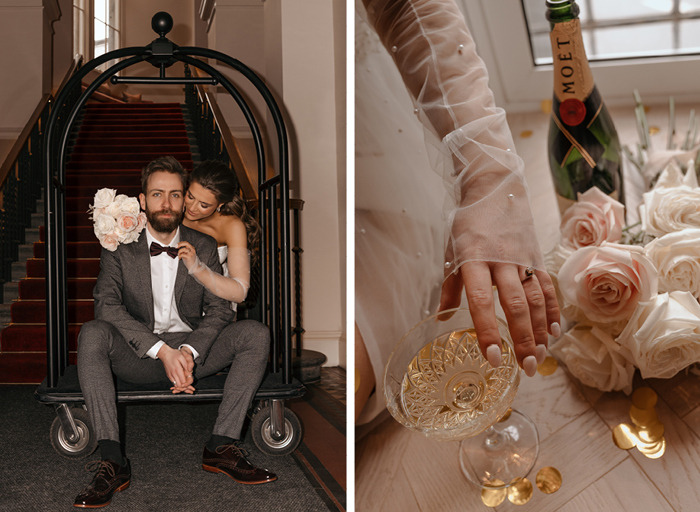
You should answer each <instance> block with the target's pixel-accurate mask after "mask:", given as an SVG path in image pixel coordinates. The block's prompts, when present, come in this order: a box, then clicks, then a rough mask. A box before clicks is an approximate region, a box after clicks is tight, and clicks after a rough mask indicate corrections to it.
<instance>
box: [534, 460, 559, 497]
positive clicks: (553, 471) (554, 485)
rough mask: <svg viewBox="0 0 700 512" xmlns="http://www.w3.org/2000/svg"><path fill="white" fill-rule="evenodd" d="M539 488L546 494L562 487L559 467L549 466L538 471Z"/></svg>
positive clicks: (537, 482)
mask: <svg viewBox="0 0 700 512" xmlns="http://www.w3.org/2000/svg"><path fill="white" fill-rule="evenodd" d="M535 483H536V484H537V488H538V489H539V490H540V491H542V492H543V493H545V494H552V493H555V492H557V491H558V490H559V488H560V487H561V473H560V472H559V470H558V469H557V468H553V467H552V466H547V467H544V468H542V469H540V470H539V471H538V472H537V477H536V478H535Z"/></svg>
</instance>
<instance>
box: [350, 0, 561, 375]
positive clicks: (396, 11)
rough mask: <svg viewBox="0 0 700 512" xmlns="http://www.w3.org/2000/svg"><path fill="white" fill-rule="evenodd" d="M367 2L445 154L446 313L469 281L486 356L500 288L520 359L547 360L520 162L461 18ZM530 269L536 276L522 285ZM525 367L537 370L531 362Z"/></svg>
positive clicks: (449, 1) (540, 282)
mask: <svg viewBox="0 0 700 512" xmlns="http://www.w3.org/2000/svg"><path fill="white" fill-rule="evenodd" d="M363 2H364V4H365V7H366V8H367V15H368V18H369V21H370V23H371V24H372V25H373V26H374V28H375V30H376V31H377V34H378V35H379V37H380V38H381V40H382V42H383V44H384V45H385V47H386V48H387V50H388V51H389V53H390V54H391V55H392V56H393V58H394V60H395V62H396V66H397V68H398V70H399V72H400V73H401V76H402V78H403V81H404V83H405V85H406V88H407V89H408V90H409V92H410V93H411V95H412V97H413V99H414V102H415V107H416V113H417V114H418V116H419V119H420V120H421V122H422V123H423V125H424V127H425V128H426V129H427V131H428V132H429V133H431V134H432V135H433V139H434V144H433V145H434V146H435V148H436V149H438V151H439V152H440V153H441V155H442V158H441V159H440V160H439V162H438V163H436V168H437V169H436V170H437V171H438V172H440V173H441V174H442V176H443V179H444V181H445V184H446V187H447V189H448V191H449V193H450V194H449V195H450V196H451V198H452V201H453V204H452V205H451V206H449V214H448V235H449V239H448V243H447V248H446V255H445V258H446V259H445V261H446V269H447V270H446V276H447V279H446V281H445V284H444V286H443V295H442V300H441V309H443V310H444V309H447V308H449V307H456V306H457V305H459V303H460V295H461V291H462V287H463V285H464V283H468V286H467V289H466V290H467V298H468V300H469V305H470V310H471V312H472V316H473V317H474V321H475V327H476V328H477V333H478V334H479V340H480V343H481V347H482V351H483V352H484V354H485V355H487V349H488V346H490V345H493V344H497V345H498V344H500V336H499V335H498V331H497V327H496V323H495V316H494V315H495V313H494V305H493V302H492V301H493V299H492V293H491V286H492V284H496V285H497V286H498V290H499V299H500V300H501V304H502V306H503V308H504V311H505V313H506V317H507V320H508V324H509V327H510V331H511V334H512V335H513V339H514V342H515V345H516V353H517V355H518V361H519V362H520V364H521V365H522V364H523V361H524V359H525V358H526V357H528V356H535V355H537V356H538V359H542V358H543V354H544V350H543V349H536V345H544V346H545V347H546V344H547V330H548V327H547V326H550V325H552V324H554V323H558V322H559V311H558V306H557V304H556V295H555V293H554V289H553V287H552V285H551V280H550V279H549V276H548V274H547V273H546V271H545V267H544V263H543V258H542V255H541V252H540V248H539V245H538V242H537V237H536V234H535V229H534V223H533V219H532V214H531V212H530V206H529V199H528V190H527V185H526V183H525V180H524V178H523V167H524V164H523V162H522V160H521V159H520V158H519V157H518V156H517V155H516V154H515V152H514V144H513V140H512V137H511V134H510V130H509V128H508V125H507V122H506V116H505V112H504V111H503V109H501V108H498V107H496V105H495V102H494V99H493V94H492V93H491V90H490V89H489V87H488V74H487V72H486V68H485V66H484V64H483V62H482V61H481V59H480V58H479V57H478V55H477V54H476V49H475V45H474V42H473V40H472V38H471V36H470V34H469V32H468V30H467V27H466V23H465V21H464V18H463V16H462V14H461V12H460V11H459V9H458V8H457V6H456V4H455V3H454V1H453V0H363ZM427 139H428V141H430V137H427ZM526 267H534V268H535V269H537V270H538V271H537V272H536V274H535V276H534V277H532V278H529V279H527V280H525V281H524V282H523V284H521V280H523V278H524V277H525V275H524V270H525V268H526ZM458 269H460V271H461V276H460V275H459V274H458V273H457V272H458ZM550 329H551V330H552V331H556V327H551V328H550ZM490 355H491V356H492V357H490V358H489V361H492V362H498V361H497V359H498V358H497V355H498V354H495V353H492V354H490ZM526 371H527V373H528V374H532V373H534V371H535V367H534V365H533V361H532V360H529V361H528V365H526Z"/></svg>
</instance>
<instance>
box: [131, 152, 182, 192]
mask: <svg viewBox="0 0 700 512" xmlns="http://www.w3.org/2000/svg"><path fill="white" fill-rule="evenodd" d="M160 171H163V172H169V173H170V174H177V175H178V176H179V177H180V179H181V180H182V191H183V192H184V191H185V190H186V189H187V172H186V171H185V169H183V168H182V164H180V162H178V161H177V159H176V158H175V157H172V156H161V157H160V158H156V159H155V160H153V161H152V162H151V163H150V164H148V165H147V166H146V167H144V168H143V170H142V171H141V192H143V193H144V195H145V194H146V192H147V186H148V178H150V177H151V174H153V173H154V172H160Z"/></svg>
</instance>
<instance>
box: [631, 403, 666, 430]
mask: <svg viewBox="0 0 700 512" xmlns="http://www.w3.org/2000/svg"><path fill="white" fill-rule="evenodd" d="M630 419H631V420H632V423H634V424H635V425H637V426H638V427H650V426H651V425H653V424H655V423H658V422H659V418H658V417H657V416H656V411H655V410H654V409H640V408H639V407H635V406H634V405H633V406H632V407H630Z"/></svg>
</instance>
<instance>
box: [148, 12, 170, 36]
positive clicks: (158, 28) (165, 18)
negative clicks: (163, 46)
mask: <svg viewBox="0 0 700 512" xmlns="http://www.w3.org/2000/svg"><path fill="white" fill-rule="evenodd" d="M151 28H152V29H153V32H155V33H156V34H158V35H159V36H160V37H165V34H167V33H168V32H170V31H171V30H172V29H173V17H172V16H170V14H168V13H167V12H165V11H161V12H157V13H155V14H154V15H153V18H151Z"/></svg>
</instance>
